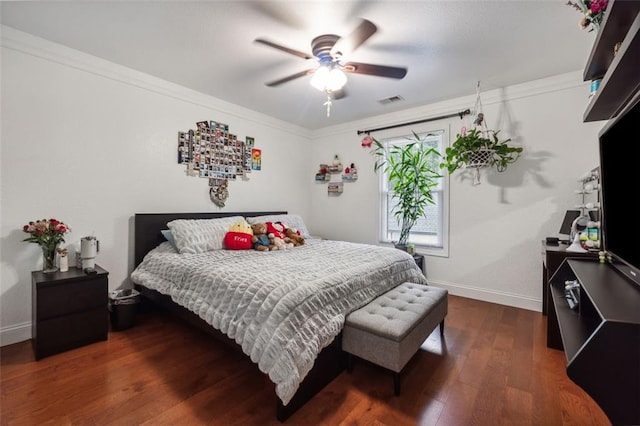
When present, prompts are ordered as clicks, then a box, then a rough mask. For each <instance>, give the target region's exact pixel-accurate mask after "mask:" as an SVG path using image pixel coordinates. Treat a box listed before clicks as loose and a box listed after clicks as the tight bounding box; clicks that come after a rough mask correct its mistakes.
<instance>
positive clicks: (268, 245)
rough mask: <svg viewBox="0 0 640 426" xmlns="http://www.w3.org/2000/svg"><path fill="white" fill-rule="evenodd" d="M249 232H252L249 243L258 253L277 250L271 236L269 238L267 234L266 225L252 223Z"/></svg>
mask: <svg viewBox="0 0 640 426" xmlns="http://www.w3.org/2000/svg"><path fill="white" fill-rule="evenodd" d="M251 230H252V231H253V237H251V243H252V244H253V248H254V249H255V250H258V251H268V250H277V249H278V248H277V247H276V245H275V244H274V243H273V236H272V235H273V234H271V237H270V236H269V235H268V234H267V224H266V223H262V222H259V223H254V224H253V225H251Z"/></svg>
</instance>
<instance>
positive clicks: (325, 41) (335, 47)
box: [255, 19, 407, 102]
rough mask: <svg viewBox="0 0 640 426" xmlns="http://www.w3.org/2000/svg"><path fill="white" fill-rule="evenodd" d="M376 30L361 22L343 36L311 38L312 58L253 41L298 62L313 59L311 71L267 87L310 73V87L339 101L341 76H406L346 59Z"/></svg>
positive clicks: (343, 79) (397, 70)
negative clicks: (290, 56)
mask: <svg viewBox="0 0 640 426" xmlns="http://www.w3.org/2000/svg"><path fill="white" fill-rule="evenodd" d="M376 31H377V27H376V26H375V25H374V24H373V23H372V22H371V21H368V20H366V19H362V20H361V21H360V23H359V24H358V26H357V27H356V28H355V30H354V31H353V32H352V33H351V34H349V35H348V36H346V37H340V36H338V35H335V34H323V35H320V36H318V37H316V38H314V39H313V40H312V41H311V52H312V55H310V54H308V53H305V52H300V51H298V50H295V49H291V48H289V47H286V46H282V45H280V44H277V43H274V42H272V41H269V40H266V39H263V38H257V39H256V40H255V42H256V43H261V44H264V45H266V46H270V47H273V48H275V49H278V50H282V51H283V52H286V53H289V54H291V55H295V56H298V57H300V58H302V59H307V60H310V59H315V60H316V61H317V64H316V65H315V66H314V67H313V68H309V69H306V70H304V71H300V72H297V73H295V74H291V75H289V76H286V77H283V78H280V79H278V80H274V81H271V82H268V83H266V85H267V86H269V87H274V86H279V85H281V84H283V83H286V82H288V81H291V80H295V79H297V78H300V77H304V76H306V75H310V74H313V77H312V79H311V85H312V86H314V87H315V88H317V89H318V90H320V91H322V92H325V93H326V94H327V95H328V97H329V100H328V101H329V102H330V100H331V98H333V99H339V98H340V97H344V95H345V94H344V91H343V90H342V87H343V86H344V84H345V83H346V81H347V78H346V76H345V74H344V73H353V74H367V75H372V76H378V77H387V78H395V79H402V78H404V76H405V75H406V74H407V69H406V68H401V67H392V66H387V65H374V64H365V63H361V62H350V61H348V60H347V58H348V57H349V56H350V55H351V53H353V51H354V50H355V49H357V48H358V47H359V46H360V45H362V44H363V43H364V42H365V41H367V40H368V39H369V37H371V36H372V35H373V34H375V32H376Z"/></svg>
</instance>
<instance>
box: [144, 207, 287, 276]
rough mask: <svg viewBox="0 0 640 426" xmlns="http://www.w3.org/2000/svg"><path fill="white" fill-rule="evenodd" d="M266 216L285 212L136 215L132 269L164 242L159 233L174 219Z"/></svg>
mask: <svg viewBox="0 0 640 426" xmlns="http://www.w3.org/2000/svg"><path fill="white" fill-rule="evenodd" d="M268 214H287V212H285V211H275V212H229V213H227V212H224V213H223V212H217V213H136V214H135V220H134V231H133V232H134V238H135V241H134V254H135V263H134V267H135V266H138V265H139V264H140V262H142V259H144V256H145V255H146V254H147V253H149V251H151V250H152V249H153V248H155V247H156V246H157V245H158V244H160V243H161V242H163V241H165V239H164V237H163V236H162V234H161V233H160V231H162V230H163V229H168V228H167V222H171V221H172V220H174V219H214V218H219V217H229V216H244V217H252V216H263V215H268Z"/></svg>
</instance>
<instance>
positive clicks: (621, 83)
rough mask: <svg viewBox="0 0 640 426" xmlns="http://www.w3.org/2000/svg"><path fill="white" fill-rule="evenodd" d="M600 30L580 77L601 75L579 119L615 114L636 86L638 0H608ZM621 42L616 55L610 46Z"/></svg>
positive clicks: (639, 56)
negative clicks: (606, 10)
mask: <svg viewBox="0 0 640 426" xmlns="http://www.w3.org/2000/svg"><path fill="white" fill-rule="evenodd" d="M609 6H610V8H609V10H610V13H608V14H607V16H606V18H605V20H604V22H603V26H602V27H601V29H600V33H599V34H598V37H597V38H596V42H595V44H594V47H593V49H592V51H591V55H590V56H589V61H588V62H587V65H586V67H585V71H584V74H583V76H584V79H585V80H592V79H598V78H602V81H601V83H600V88H599V89H598V91H597V92H596V93H595V95H594V96H593V98H592V99H591V102H590V103H589V105H588V107H587V109H586V111H585V113H584V117H583V120H584V121H585V122H588V121H599V120H608V119H610V118H613V117H615V116H616V115H617V114H618V113H619V112H620V111H621V110H622V109H623V108H624V106H625V105H626V104H627V103H628V102H629V101H630V100H631V99H632V98H633V95H634V94H635V93H636V92H637V91H638V89H640V73H639V72H638V63H640V14H639V13H638V12H639V10H640V2H635V1H622V0H617V1H611V2H610V3H609ZM619 41H621V42H622V45H621V46H620V50H619V51H618V54H617V55H615V57H614V56H613V46H614V45H615V44H616V43H617V42H619Z"/></svg>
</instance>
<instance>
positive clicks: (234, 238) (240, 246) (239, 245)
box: [224, 231, 253, 250]
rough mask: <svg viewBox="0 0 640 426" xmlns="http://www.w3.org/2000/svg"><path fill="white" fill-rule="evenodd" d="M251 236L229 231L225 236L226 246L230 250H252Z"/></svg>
mask: <svg viewBox="0 0 640 426" xmlns="http://www.w3.org/2000/svg"><path fill="white" fill-rule="evenodd" d="M251 236H252V235H251V234H247V233H245V232H235V231H229V232H227V233H226V234H225V236H224V246H225V247H226V248H227V249H228V250H251V249H252V248H253V244H252V243H251Z"/></svg>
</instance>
